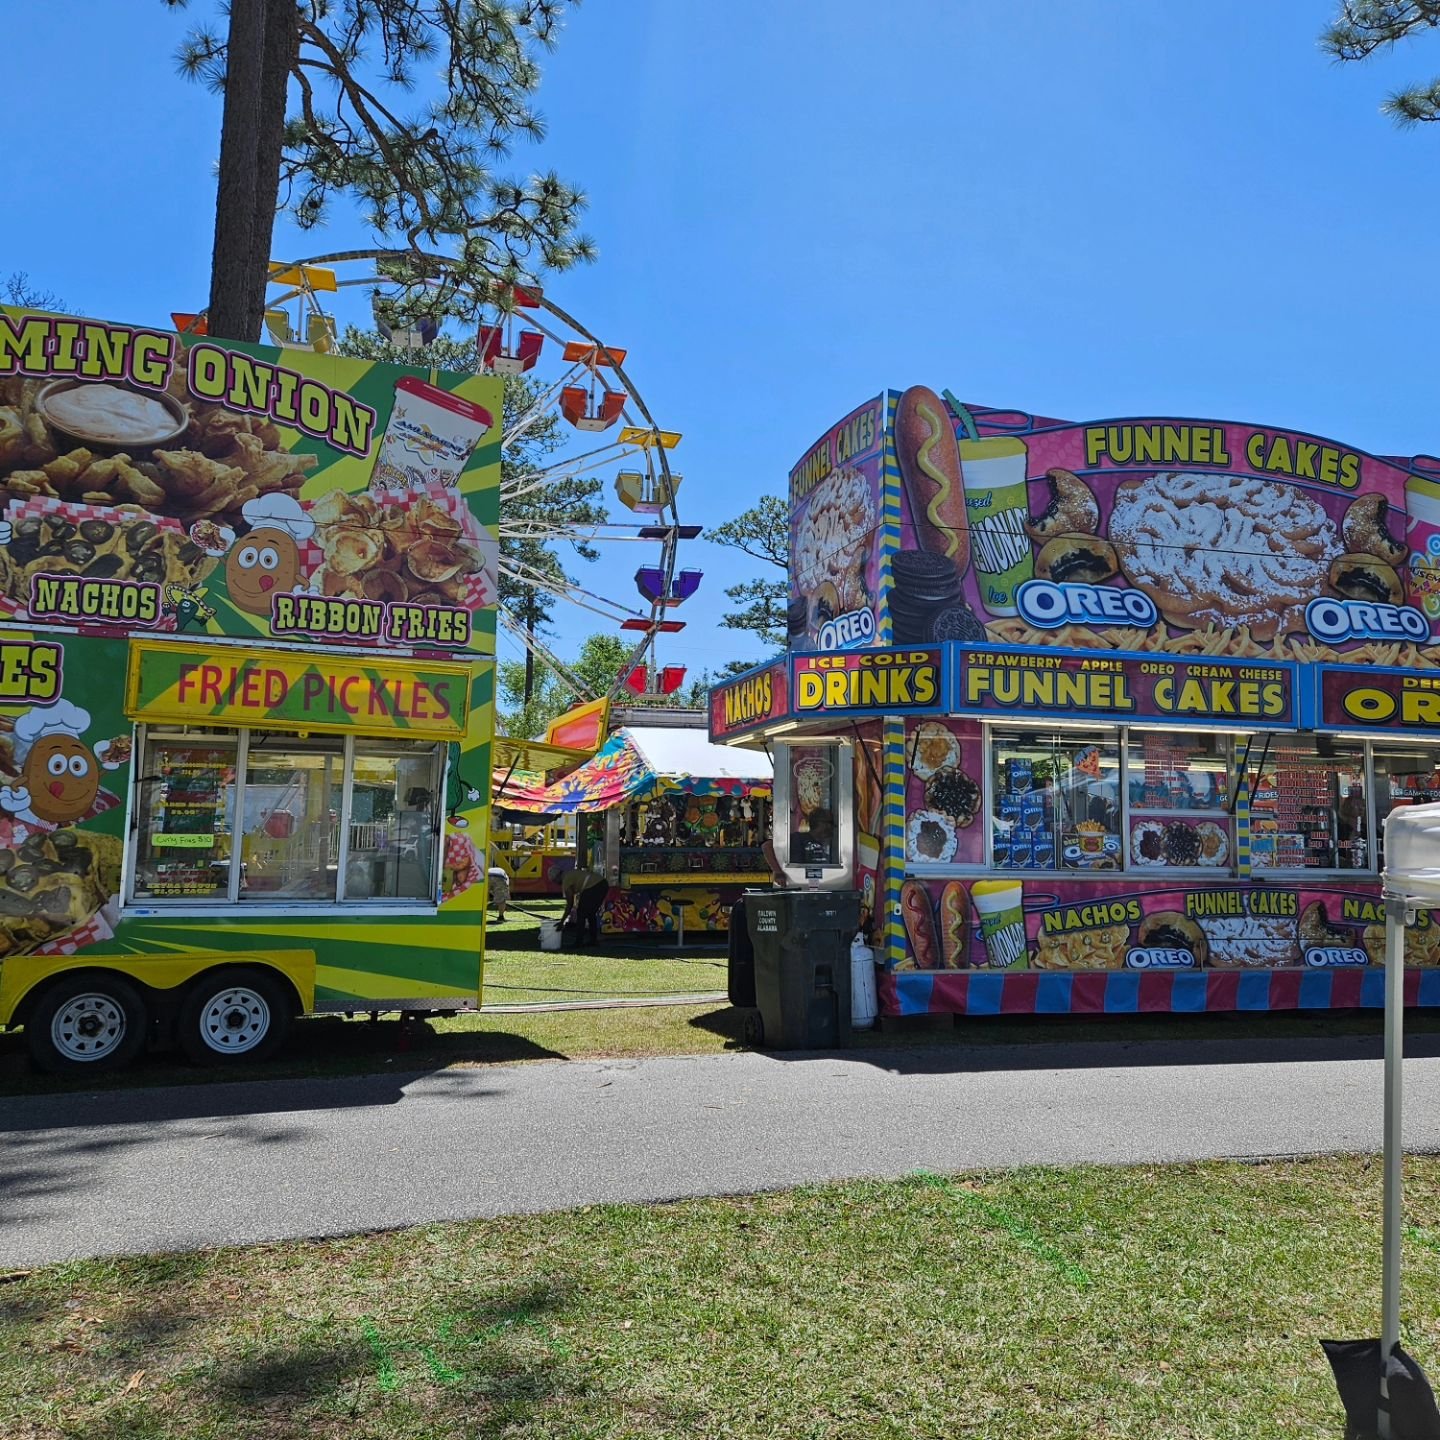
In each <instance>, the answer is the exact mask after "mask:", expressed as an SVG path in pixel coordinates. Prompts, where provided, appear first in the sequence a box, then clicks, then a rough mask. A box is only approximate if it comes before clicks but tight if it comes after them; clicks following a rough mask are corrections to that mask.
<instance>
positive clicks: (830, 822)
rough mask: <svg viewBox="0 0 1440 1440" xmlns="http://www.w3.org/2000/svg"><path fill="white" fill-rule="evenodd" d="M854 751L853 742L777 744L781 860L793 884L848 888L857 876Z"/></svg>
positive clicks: (777, 839)
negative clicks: (851, 743)
mask: <svg viewBox="0 0 1440 1440" xmlns="http://www.w3.org/2000/svg"><path fill="white" fill-rule="evenodd" d="M853 787H854V753H853V748H852V746H851V745H850V742H849V741H847V740H795V741H792V742H784V741H780V742H777V743H776V746H775V822H774V844H775V856H776V859H777V860H778V861H779V862H780V866H781V868H782V869H783V870H784V872H785V875H786V878H787V879H788V880H789V882H790V884H791V885H794V886H796V887H799V888H808V889H814V890H848V889H850V888H852V887H853V885H854V877H855V825H854V795H853Z"/></svg>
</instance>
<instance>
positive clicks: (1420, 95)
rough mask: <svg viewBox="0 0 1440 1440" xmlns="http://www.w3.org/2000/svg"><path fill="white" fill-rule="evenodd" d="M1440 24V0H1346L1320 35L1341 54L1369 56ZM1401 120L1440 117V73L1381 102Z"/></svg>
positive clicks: (1419, 121)
mask: <svg viewBox="0 0 1440 1440" xmlns="http://www.w3.org/2000/svg"><path fill="white" fill-rule="evenodd" d="M1437 28H1440V0H1343V3H1342V4H1341V5H1340V10H1339V14H1338V15H1337V16H1336V18H1335V21H1334V23H1333V24H1331V25H1330V26H1329V27H1328V28H1327V29H1326V30H1325V32H1324V34H1322V35H1321V37H1320V46H1321V48H1322V49H1323V50H1325V51H1326V53H1327V54H1330V55H1333V56H1334V57H1335V59H1337V60H1341V61H1346V60H1366V59H1368V58H1369V57H1370V56H1371V55H1373V54H1375V52H1376V51H1377V50H1388V49H1389V48H1390V47H1391V46H1392V45H1397V44H1399V42H1400V41H1402V40H1408V39H1410V38H1411V37H1412V36H1415V35H1420V34H1422V33H1423V32H1425V31H1426V30H1435V29H1437ZM1381 108H1382V110H1383V111H1384V112H1385V114H1387V115H1389V116H1390V117H1391V118H1392V119H1393V120H1395V121H1397V122H1398V123H1399V124H1401V125H1418V124H1423V123H1425V122H1428V121H1431V120H1440V79H1437V80H1432V81H1430V82H1429V84H1426V85H1412V86H1409V87H1407V88H1406V89H1404V90H1397V91H1396V92H1395V93H1394V94H1393V95H1391V96H1390V97H1389V98H1388V99H1387V100H1386V101H1385V103H1384V105H1383V106H1382V107H1381Z"/></svg>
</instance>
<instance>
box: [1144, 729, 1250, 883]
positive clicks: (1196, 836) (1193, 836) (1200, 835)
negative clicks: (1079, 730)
mask: <svg viewBox="0 0 1440 1440" xmlns="http://www.w3.org/2000/svg"><path fill="white" fill-rule="evenodd" d="M1125 775H1126V788H1127V789H1128V791H1129V795H1130V824H1129V829H1130V834H1129V837H1128V847H1129V859H1130V864H1131V865H1132V866H1135V867H1140V868H1148V867H1150V866H1159V865H1163V866H1165V867H1166V868H1167V869H1177V868H1178V869H1188V868H1192V867H1193V868H1198V869H1214V868H1216V867H1221V866H1228V865H1229V864H1230V857H1231V856H1232V855H1233V854H1234V850H1235V841H1234V823H1233V821H1232V819H1231V816H1230V813H1229V796H1230V743H1229V737H1228V736H1226V735H1208V734H1190V733H1187V732H1177V731H1164V730H1131V731H1130V733H1129V737H1128V750H1127V753H1126V764H1125Z"/></svg>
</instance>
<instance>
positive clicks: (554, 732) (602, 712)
mask: <svg viewBox="0 0 1440 1440" xmlns="http://www.w3.org/2000/svg"><path fill="white" fill-rule="evenodd" d="M609 726H610V700H609V698H608V697H606V698H605V699H603V700H590V701H587V702H586V703H585V704H584V705H577V706H575V707H574V709H572V710H567V711H566V712H565V713H564V714H563V715H557V716H556V717H555V718H554V719H553V720H552V721H551V722H550V724H549V725H548V726H546V728H545V743H546V744H547V745H559V744H560V743H561V742H560V741H559V740H558V739H557V738H556V737H557V736H559V735H563V734H565V733H566V732H567V731H569V730H571V729H579V728H582V727H583V728H584V729H585V731H586V733H587V734H588V735H592V736H594V739H595V743H594V744H593V745H590V744H589V742H588V741H587V742H586V748H585V754H586V755H593V754H594V753H595V752H596V751H597V750H598V749H599V748H600V747H601V746H602V745H603V744H604V743H605V736H606V733H607V732H608V730H609ZM566 748H571V749H574V748H578V747H573V746H571V747H566Z"/></svg>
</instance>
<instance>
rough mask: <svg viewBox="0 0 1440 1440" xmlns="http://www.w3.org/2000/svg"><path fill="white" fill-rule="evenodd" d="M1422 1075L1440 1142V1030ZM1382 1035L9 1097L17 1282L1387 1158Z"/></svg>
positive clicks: (10, 1239) (8, 1178) (7, 1148)
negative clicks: (448, 1227)
mask: <svg viewBox="0 0 1440 1440" xmlns="http://www.w3.org/2000/svg"><path fill="white" fill-rule="evenodd" d="M1409 1043H1410V1052H1411V1058H1409V1059H1407V1062H1406V1066H1405V1085H1406V1117H1407V1118H1406V1136H1405V1138H1406V1144H1407V1147H1409V1148H1410V1149H1412V1150H1440V1036H1417V1037H1413V1039H1412V1040H1411V1041H1410V1042H1409ZM1379 1057H1380V1048H1379V1041H1378V1040H1375V1039H1371V1038H1363V1037H1354V1038H1351V1037H1346V1038H1340V1039H1325V1040H1289V1041H1287V1040H1269V1041H1265V1042H1249V1041H1224V1040H1212V1041H1207V1042H1203V1043H1196V1044H1192V1045H1185V1046H1181V1045H1176V1044H1172V1043H1170V1042H1148V1043H1133V1044H1115V1043H1110V1042H1103V1041H1092V1042H1086V1043H1081V1044H1073V1045H1063V1046H1062V1045H1045V1046H1026V1047H1020V1046H1004V1047H997V1048H988V1047H987V1048H985V1049H976V1050H970V1051H962V1052H957V1051H955V1050H953V1049H949V1048H947V1049H944V1050H940V1049H935V1050H920V1049H895V1050H866V1051H864V1052H859V1053H856V1052H848V1053H847V1052H835V1053H833V1054H824V1055H815V1054H795V1055H790V1056H783V1055H778V1054H758V1053H736V1054H730V1055H719V1056H706V1057H698V1058H688V1059H687V1058H665V1059H653V1060H640V1061H598V1062H540V1063H533V1064H525V1065H513V1066H496V1067H489V1068H484V1069H449V1070H439V1071H435V1072H433V1073H418V1074H417V1073H412V1074H386V1075H376V1076H360V1077H345V1078H339V1079H309V1080H285V1081H257V1082H252V1083H246V1084H239V1085H231V1084H225V1085H197V1086H190V1087H182V1088H176V1089H139V1090H119V1091H113V1092H108V1093H101V1094H83V1095H76V1094H70V1095H50V1096H36V1097H30V1098H20V1099H4V1100H0V1270H5V1269H12V1268H20V1267H25V1266H32V1265H36V1264H40V1263H44V1262H48V1261H53V1260H63V1259H72V1258H77V1257H84V1256H94V1255H106V1254H116V1253H137V1252H149V1251H159V1250H185V1249H195V1248H201V1247H206V1246H212V1245H220V1244H232V1243H249V1242H254V1241H263V1240H275V1239H283V1238H294V1237H302V1236H318V1235H335V1234H345V1233H351V1232H355V1231H363V1230H372V1229H382V1228H387V1227H392V1226H401V1225H409V1224H413V1223H417V1222H423V1221H433V1220H455V1219H464V1218H472V1217H480V1216H495V1215H506V1214H516V1213H529V1212H536V1211H543V1210H555V1209H563V1208H568V1207H570V1206H576V1205H583V1204H590V1203H604V1202H612V1201H662V1200H671V1199H677V1198H680V1197H685V1196H694V1195H711V1194H734V1193H739V1192H746V1191H758V1190H769V1189H776V1188H782V1187H785V1186H790V1185H795V1184H799V1183H803V1182H806V1181H823V1180H834V1179H841V1178H850V1177H862V1176H871V1177H895V1176H903V1175H906V1174H908V1173H911V1172H913V1171H915V1170H917V1169H922V1168H923V1169H930V1170H937V1171H956V1170H966V1169H979V1168H991V1167H1004V1166H1012V1165H1021V1164H1039V1163H1046V1164H1067V1163H1072V1162H1079V1161H1095V1162H1100V1163H1113V1164H1122V1163H1133V1162H1148V1161H1175V1160H1194V1159H1204V1158H1212V1157H1225V1156H1239V1157H1251V1158H1253V1157H1263V1156H1277V1155H1296V1154H1311V1153H1317V1152H1328V1151H1352V1152H1354V1151H1369V1150H1374V1149H1376V1148H1378V1145H1379V1137H1380V1115H1381V1062H1380V1058H1379Z"/></svg>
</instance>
